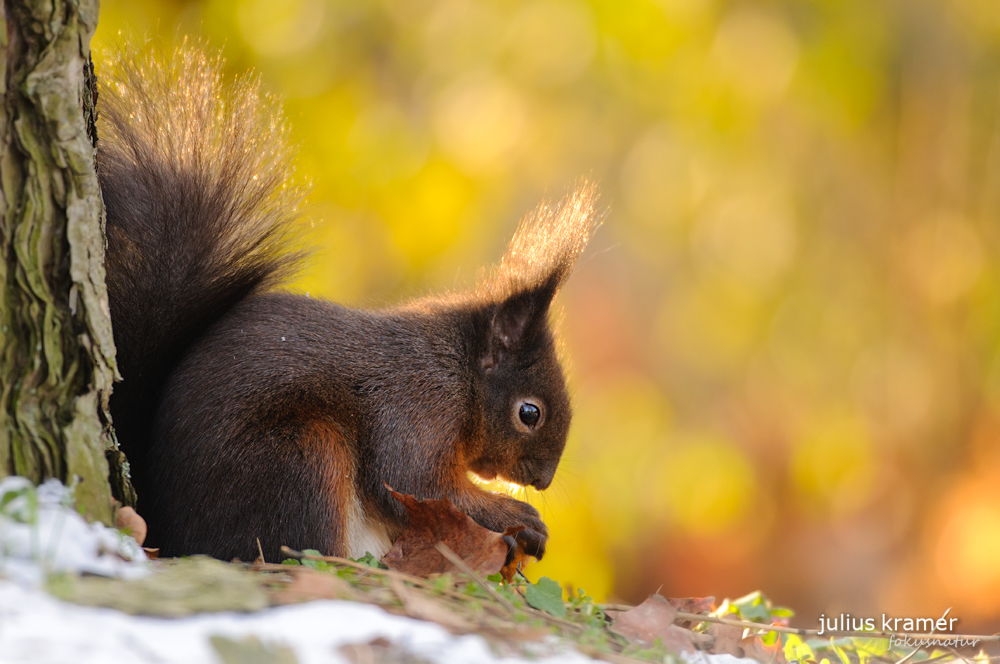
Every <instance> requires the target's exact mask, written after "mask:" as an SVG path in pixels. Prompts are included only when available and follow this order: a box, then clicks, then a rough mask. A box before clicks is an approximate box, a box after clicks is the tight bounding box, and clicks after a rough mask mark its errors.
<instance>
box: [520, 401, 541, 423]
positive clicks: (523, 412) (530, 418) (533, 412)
mask: <svg viewBox="0 0 1000 664" xmlns="http://www.w3.org/2000/svg"><path fill="white" fill-rule="evenodd" d="M541 417H542V411H541V410H539V409H538V406H536V405H535V404H533V403H528V402H525V403H522V404H521V408H520V409H519V410H518V411H517V418H518V419H519V420H521V422H522V423H523V424H524V425H525V426H528V427H533V426H535V425H536V424H538V420H540V419H541Z"/></svg>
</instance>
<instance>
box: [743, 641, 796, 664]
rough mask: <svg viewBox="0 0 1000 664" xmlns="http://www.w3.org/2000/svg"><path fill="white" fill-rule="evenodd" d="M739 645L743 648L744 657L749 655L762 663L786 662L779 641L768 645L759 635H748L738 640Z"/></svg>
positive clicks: (784, 663)
mask: <svg viewBox="0 0 1000 664" xmlns="http://www.w3.org/2000/svg"><path fill="white" fill-rule="evenodd" d="M740 647H741V648H743V656H744V657H751V658H753V659H756V660H757V661H758V662H763V664H786V661H785V653H784V652H783V651H782V649H781V641H777V642H776V643H775V644H774V645H773V646H769V645H766V644H765V643H764V642H763V641H761V640H760V637H759V636H748V637H746V638H745V639H743V640H742V641H740Z"/></svg>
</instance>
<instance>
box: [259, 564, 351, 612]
mask: <svg viewBox="0 0 1000 664" xmlns="http://www.w3.org/2000/svg"><path fill="white" fill-rule="evenodd" d="M289 573H291V574H292V582H291V583H290V584H289V585H287V586H285V587H284V588H282V589H281V590H278V591H277V592H275V593H272V595H271V603H272V604H275V605H282V604H298V603H299V602H308V601H311V600H314V599H357V593H356V592H355V591H354V589H353V588H351V584H349V583H348V582H347V581H344V580H343V579H341V578H340V577H338V576H334V575H333V574H324V573H322V572H317V571H315V570H311V569H309V568H308V567H303V568H295V567H292V568H289Z"/></svg>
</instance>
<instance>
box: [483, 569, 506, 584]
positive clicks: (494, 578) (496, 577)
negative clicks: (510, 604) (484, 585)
mask: <svg viewBox="0 0 1000 664" xmlns="http://www.w3.org/2000/svg"><path fill="white" fill-rule="evenodd" d="M486 580H487V581H492V582H493V583H500V582H501V581H503V575H501V574H500V572H497V573H496V574H490V575H489V576H488V577H486Z"/></svg>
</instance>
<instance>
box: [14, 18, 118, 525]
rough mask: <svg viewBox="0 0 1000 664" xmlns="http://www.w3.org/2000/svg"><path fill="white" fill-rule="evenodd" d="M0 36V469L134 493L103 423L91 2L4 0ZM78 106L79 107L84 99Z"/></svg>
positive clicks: (100, 506)
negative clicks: (0, 79) (0, 105)
mask: <svg viewBox="0 0 1000 664" xmlns="http://www.w3.org/2000/svg"><path fill="white" fill-rule="evenodd" d="M2 14H3V16H2V17H0V20H2V21H3V26H2V28H3V29H2V30H0V39H4V40H5V43H4V44H3V45H2V48H0V57H2V58H3V61H2V70H3V72H4V78H3V80H2V81H0V95H2V99H3V105H2V108H0V220H2V221H0V224H2V229H0V230H2V245H0V246H2V261H0V476H3V475H7V474H15V475H24V476H26V477H28V478H30V479H32V480H34V481H35V482H39V481H41V480H43V479H44V478H47V477H56V478H59V479H61V480H63V481H64V482H67V483H74V482H77V488H76V498H77V502H78V504H79V506H80V507H81V508H82V509H83V510H84V512H85V513H86V515H87V516H89V517H90V518H93V519H100V520H102V521H104V522H108V521H110V519H111V515H112V509H111V500H110V499H111V487H110V485H109V482H108V476H109V464H108V461H111V468H110V470H111V481H112V483H114V484H116V486H115V487H114V493H115V496H116V497H118V498H119V500H123V501H124V502H126V503H132V502H133V493H132V490H131V485H130V484H129V481H128V471H127V464H126V463H125V462H124V457H123V456H122V455H121V454H120V453H119V452H118V451H117V443H116V441H115V440H114V434H113V432H112V430H111V427H110V416H109V414H108V406H107V404H108V396H109V394H110V391H111V384H112V381H113V380H114V378H115V377H116V375H117V369H116V367H115V347H114V339H113V337H112V334H111V320H110V314H109V311H108V296H107V291H106V289H105V283H104V229H103V218H104V212H103V206H102V203H101V195H100V189H99V187H98V182H97V174H96V171H95V166H94V145H95V144H96V133H95V129H94V125H93V120H94V114H93V105H94V100H95V96H96V95H95V93H94V90H95V88H94V87H93V77H92V72H93V67H92V65H90V38H91V36H92V35H93V33H94V28H95V27H96V25H97V0H5V1H4V3H3V9H2ZM85 109H86V110H85Z"/></svg>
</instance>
